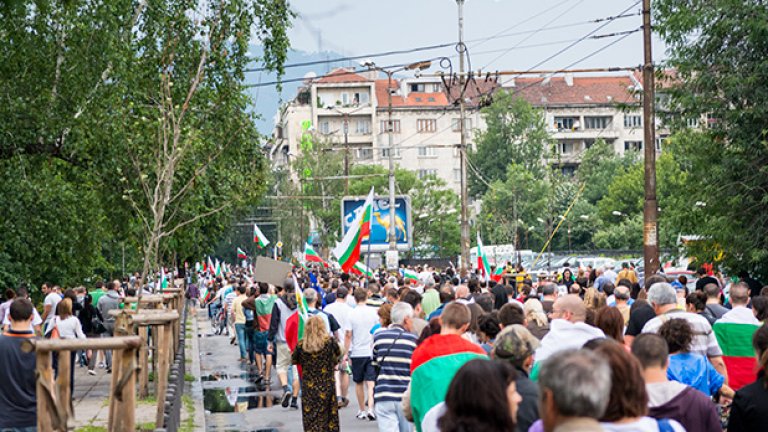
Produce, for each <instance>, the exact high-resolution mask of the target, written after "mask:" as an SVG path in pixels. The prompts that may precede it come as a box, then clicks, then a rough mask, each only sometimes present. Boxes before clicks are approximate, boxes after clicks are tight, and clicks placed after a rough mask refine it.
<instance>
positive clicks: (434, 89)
mask: <svg viewBox="0 0 768 432" xmlns="http://www.w3.org/2000/svg"><path fill="white" fill-rule="evenodd" d="M432 93H440V84H432Z"/></svg>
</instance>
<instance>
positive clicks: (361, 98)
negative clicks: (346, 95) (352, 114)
mask: <svg viewBox="0 0 768 432" xmlns="http://www.w3.org/2000/svg"><path fill="white" fill-rule="evenodd" d="M368 101H369V98H368V93H366V92H356V93H355V96H354V103H355V105H358V104H363V105H365V104H367V103H368Z"/></svg>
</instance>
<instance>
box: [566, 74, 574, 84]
mask: <svg viewBox="0 0 768 432" xmlns="http://www.w3.org/2000/svg"><path fill="white" fill-rule="evenodd" d="M565 84H566V85H567V86H568V87H573V74H572V73H570V72H569V73H567V74H565Z"/></svg>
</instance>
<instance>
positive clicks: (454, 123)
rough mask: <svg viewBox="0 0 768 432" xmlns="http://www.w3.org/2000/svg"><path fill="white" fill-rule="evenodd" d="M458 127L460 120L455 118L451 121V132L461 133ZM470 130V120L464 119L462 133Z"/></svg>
mask: <svg viewBox="0 0 768 432" xmlns="http://www.w3.org/2000/svg"><path fill="white" fill-rule="evenodd" d="M459 126H461V119H458V118H455V119H451V130H452V131H454V132H461V131H460V130H459ZM470 129H472V119H470V118H465V119H464V131H465V132H466V131H468V130H470Z"/></svg>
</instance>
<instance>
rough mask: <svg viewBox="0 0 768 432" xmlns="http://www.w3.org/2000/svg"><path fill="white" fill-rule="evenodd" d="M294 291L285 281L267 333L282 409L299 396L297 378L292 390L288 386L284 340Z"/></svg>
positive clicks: (288, 355) (288, 360) (293, 306)
mask: <svg viewBox="0 0 768 432" xmlns="http://www.w3.org/2000/svg"><path fill="white" fill-rule="evenodd" d="M294 289H295V288H294V286H293V281H292V280H291V279H286V280H285V282H284V283H283V287H282V290H281V292H280V296H279V297H278V299H277V300H275V304H274V305H273V306H272V314H271V315H270V322H269V332H268V333H267V341H268V342H269V343H270V344H272V343H274V348H273V347H272V345H268V346H267V349H268V350H269V351H270V352H271V351H272V349H275V351H276V352H277V362H276V366H275V367H276V369H277V378H278V380H280V385H281V386H282V388H283V395H282V396H281V398H280V404H281V405H282V406H283V408H288V404H290V403H293V402H295V401H296V399H297V398H298V396H299V380H298V377H297V376H294V377H293V382H292V383H291V384H292V385H291V387H292V389H291V387H289V386H288V368H289V366H290V365H291V350H290V349H289V348H288V342H287V341H286V339H285V325H286V323H287V322H288V318H290V316H291V315H292V314H293V312H294V311H295V310H296V295H295V293H294ZM291 390H293V391H291ZM294 405H295V403H294ZM296 407H298V406H296Z"/></svg>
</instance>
